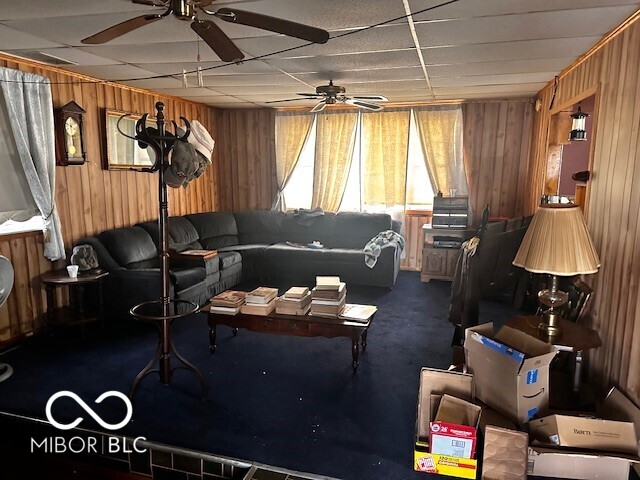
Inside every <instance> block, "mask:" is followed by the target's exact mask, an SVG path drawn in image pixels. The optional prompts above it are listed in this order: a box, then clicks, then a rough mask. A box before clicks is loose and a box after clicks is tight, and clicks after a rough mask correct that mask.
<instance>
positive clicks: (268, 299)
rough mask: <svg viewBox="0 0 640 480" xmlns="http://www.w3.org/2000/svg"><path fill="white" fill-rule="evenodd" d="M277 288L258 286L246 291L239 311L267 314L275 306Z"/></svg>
mask: <svg viewBox="0 0 640 480" xmlns="http://www.w3.org/2000/svg"><path fill="white" fill-rule="evenodd" d="M277 295H278V289H277V288H271V287H258V288H256V289H255V290H252V291H250V292H249V293H247V296H246V298H245V302H244V305H242V307H241V309H240V311H241V312H242V313H244V314H247V315H265V316H266V315H269V314H270V313H271V312H273V310H274V309H275V308H276V296H277Z"/></svg>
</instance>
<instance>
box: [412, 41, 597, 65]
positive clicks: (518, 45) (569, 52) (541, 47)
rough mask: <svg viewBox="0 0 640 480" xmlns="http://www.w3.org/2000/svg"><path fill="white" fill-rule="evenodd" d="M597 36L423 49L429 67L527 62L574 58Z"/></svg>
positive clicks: (592, 43)
mask: <svg viewBox="0 0 640 480" xmlns="http://www.w3.org/2000/svg"><path fill="white" fill-rule="evenodd" d="M599 39H600V37H594V36H589V37H578V38H567V39H563V40H562V41H559V40H555V39H550V40H524V41H519V42H499V43H484V44H477V45H458V46H453V45H451V46H444V47H432V48H423V49H422V54H423V56H424V60H425V62H426V63H427V64H428V65H433V64H451V63H465V62H490V61H501V60H528V59H537V58H561V57H572V56H577V55H579V54H581V53H583V52H585V51H587V50H588V49H589V48H591V46H593V45H594V44H595V43H596V42H597V41H598V40H599Z"/></svg>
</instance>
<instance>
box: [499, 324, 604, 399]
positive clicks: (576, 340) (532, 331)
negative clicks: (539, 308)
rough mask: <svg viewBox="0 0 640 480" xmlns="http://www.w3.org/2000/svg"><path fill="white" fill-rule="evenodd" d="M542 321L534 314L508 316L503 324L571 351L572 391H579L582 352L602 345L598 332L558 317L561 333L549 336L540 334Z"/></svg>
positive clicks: (563, 349) (559, 348)
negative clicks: (572, 359) (572, 365)
mask: <svg viewBox="0 0 640 480" xmlns="http://www.w3.org/2000/svg"><path fill="white" fill-rule="evenodd" d="M542 321H543V318H542V317H539V316H536V315H528V316H518V317H510V318H508V319H507V321H506V322H505V323H504V324H505V325H507V326H509V327H512V328H515V329H516V330H520V331H521V332H524V333H526V334H527V335H531V336H532V337H535V338H537V339H538V340H542V341H543V342H548V343H551V344H552V345H553V346H554V347H556V348H557V349H558V350H560V351H564V352H572V353H573V354H574V359H575V368H574V371H573V392H574V393H578V392H579V391H580V375H581V374H582V360H583V352H584V351H585V350H590V349H592V348H598V347H600V346H602V340H601V339H600V335H598V332H596V331H595V330H593V329H591V328H587V327H585V326H582V325H580V324H578V323H574V322H572V321H570V320H566V319H564V318H562V319H560V327H561V328H562V333H561V334H560V335H558V336H553V337H551V338H549V337H547V336H546V335H544V334H541V333H540V332H539V330H538V325H539V324H540V322H542Z"/></svg>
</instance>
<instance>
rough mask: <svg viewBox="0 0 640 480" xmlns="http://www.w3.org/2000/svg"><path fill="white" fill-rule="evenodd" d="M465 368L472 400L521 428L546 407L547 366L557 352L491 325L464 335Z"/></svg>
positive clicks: (530, 338)
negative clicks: (471, 384) (470, 380)
mask: <svg viewBox="0 0 640 480" xmlns="http://www.w3.org/2000/svg"><path fill="white" fill-rule="evenodd" d="M464 351H465V358H466V363H467V367H468V368H469V371H470V372H471V373H472V374H473V375H474V383H475V389H476V392H475V393H476V396H477V397H478V398H479V399H480V400H482V401H483V402H485V403H486V404H487V405H489V406H491V407H492V408H494V409H496V410H497V411H498V412H500V413H502V414H504V415H505V416H507V417H508V418H509V419H511V420H513V421H515V422H518V423H520V424H524V423H526V422H528V421H529V420H530V419H531V418H534V417H535V416H540V414H541V413H544V412H545V411H546V410H547V408H548V406H549V364H550V363H551V360H553V357H555V355H556V353H557V350H556V348H555V347H554V346H553V345H550V344H548V343H546V342H543V341H541V340H538V339H537V338H534V337H532V336H530V335H527V334H526V333H523V332H521V331H519V330H516V329H515V328H511V327H507V326H503V327H502V328H500V330H499V331H498V332H497V333H496V334H495V335H494V333H493V324H492V323H485V324H483V325H478V326H477V327H472V328H467V329H466V331H465V342H464Z"/></svg>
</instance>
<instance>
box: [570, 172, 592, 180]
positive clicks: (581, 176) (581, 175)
mask: <svg viewBox="0 0 640 480" xmlns="http://www.w3.org/2000/svg"><path fill="white" fill-rule="evenodd" d="M590 177H591V172H590V171H589V170H583V171H581V172H576V173H574V174H573V175H571V178H572V179H573V180H575V181H576V182H586V181H588V180H589V178H590Z"/></svg>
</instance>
